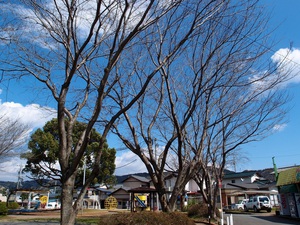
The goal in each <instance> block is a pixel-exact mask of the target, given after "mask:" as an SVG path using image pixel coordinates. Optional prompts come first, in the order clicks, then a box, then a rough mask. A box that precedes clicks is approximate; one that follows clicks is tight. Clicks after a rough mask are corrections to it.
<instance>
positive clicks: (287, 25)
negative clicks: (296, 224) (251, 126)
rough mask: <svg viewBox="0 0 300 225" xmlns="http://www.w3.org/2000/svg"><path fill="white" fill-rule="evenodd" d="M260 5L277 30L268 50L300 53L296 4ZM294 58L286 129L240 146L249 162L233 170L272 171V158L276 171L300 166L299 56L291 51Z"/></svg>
mask: <svg viewBox="0 0 300 225" xmlns="http://www.w3.org/2000/svg"><path fill="white" fill-rule="evenodd" d="M262 3H264V4H266V5H267V6H268V9H270V10H271V11H272V15H273V16H272V18H271V21H270V22H271V25H273V26H278V28H277V30H275V31H274V33H273V34H272V36H273V37H272V38H274V39H276V40H277V44H276V45H275V46H274V47H273V49H272V50H273V51H274V52H276V51H278V50H279V49H283V48H289V47H290V45H292V48H293V49H294V50H300V27H299V24H300V14H299V9H300V1H299V0H264V1H262ZM271 54H273V53H271ZM294 54H295V58H294V59H293V61H294V62H296V63H297V66H296V68H295V69H296V70H297V71H295V73H299V75H298V82H294V83H291V84H289V85H288V87H287V88H288V91H289V93H290V95H291V96H292V100H291V102H290V104H289V107H290V108H291V109H290V111H289V113H288V116H287V123H286V126H285V127H284V128H283V130H280V131H277V132H276V133H274V134H272V135H271V136H269V137H267V138H265V139H264V140H262V141H260V142H255V143H251V144H249V145H247V146H243V152H244V154H245V155H246V156H247V157H248V158H249V161H248V162H245V163H244V164H238V165H237V167H236V168H237V170H244V169H254V170H255V169H263V168H267V167H272V166H273V165H272V157H275V162H276V164H277V167H286V166H292V165H299V164H300V83H299V76H300V53H299V52H296V51H294Z"/></svg>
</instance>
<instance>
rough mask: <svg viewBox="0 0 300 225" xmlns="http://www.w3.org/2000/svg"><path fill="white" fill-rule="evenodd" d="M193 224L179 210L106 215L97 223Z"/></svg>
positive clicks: (111, 224)
mask: <svg viewBox="0 0 300 225" xmlns="http://www.w3.org/2000/svg"><path fill="white" fill-rule="evenodd" d="M100 224H101V225H178V224H180V225H194V224H195V223H194V221H193V220H191V219H190V218H188V217H187V215H186V214H184V213H181V212H172V213H164V212H139V213H121V214H112V215H106V216H103V217H101V218H100V222H99V225H100Z"/></svg>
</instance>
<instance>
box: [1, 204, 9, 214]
mask: <svg viewBox="0 0 300 225" xmlns="http://www.w3.org/2000/svg"><path fill="white" fill-rule="evenodd" d="M7 213H8V209H7V207H6V202H0V215H7Z"/></svg>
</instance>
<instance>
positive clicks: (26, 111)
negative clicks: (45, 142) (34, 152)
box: [0, 99, 56, 182]
mask: <svg viewBox="0 0 300 225" xmlns="http://www.w3.org/2000/svg"><path fill="white" fill-rule="evenodd" d="M55 113H56V112H55V110H54V109H51V108H48V107H42V106H40V105H37V104H30V105H26V106H23V105H22V104H20V103H15V102H4V103H2V102H1V99H0V115H5V116H7V117H11V118H12V119H16V118H18V119H20V121H22V122H23V123H24V124H28V125H29V126H30V128H29V129H30V130H33V129H35V128H39V127H43V126H44V125H45V123H46V122H47V121H49V120H51V119H52V118H54V117H55ZM28 135H30V132H28ZM28 138H29V136H28ZM25 149H26V148H25ZM25 163H26V160H22V159H20V158H19V157H16V158H10V159H8V160H7V161H6V162H3V163H0V178H1V180H2V181H15V182H16V181H17V177H18V171H19V169H20V166H24V165H25Z"/></svg>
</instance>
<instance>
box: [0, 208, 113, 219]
mask: <svg viewBox="0 0 300 225" xmlns="http://www.w3.org/2000/svg"><path fill="white" fill-rule="evenodd" d="M110 213H118V211H108V210H99V209H97V210H94V209H92V210H84V211H80V212H79V213H78V216H77V217H78V218H88V217H93V218H95V217H98V216H101V215H106V214H110ZM59 217H60V210H40V211H37V212H21V213H15V214H10V215H7V216H5V217H3V218H1V219H0V221H4V220H5V221H14V220H34V219H40V218H42V219H59Z"/></svg>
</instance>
